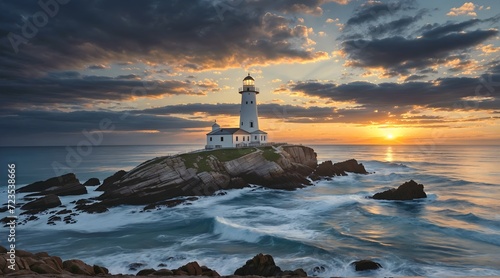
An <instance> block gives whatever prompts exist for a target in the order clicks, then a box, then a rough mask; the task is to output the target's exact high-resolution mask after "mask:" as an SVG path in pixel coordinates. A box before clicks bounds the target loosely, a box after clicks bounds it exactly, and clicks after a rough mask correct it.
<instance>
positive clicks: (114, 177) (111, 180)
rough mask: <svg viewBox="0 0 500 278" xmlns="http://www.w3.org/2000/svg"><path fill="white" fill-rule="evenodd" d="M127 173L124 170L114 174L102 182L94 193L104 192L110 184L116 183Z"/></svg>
mask: <svg viewBox="0 0 500 278" xmlns="http://www.w3.org/2000/svg"><path fill="white" fill-rule="evenodd" d="M126 173H127V172H126V171H124V170H120V171H118V172H116V173H114V174H113V175H112V176H111V177H107V178H106V179H104V181H103V182H102V184H101V186H99V187H98V188H97V189H96V191H106V190H109V189H110V188H111V187H112V184H113V183H115V182H116V181H119V180H120V179H121V178H122V177H123V176H124V175H125V174H126Z"/></svg>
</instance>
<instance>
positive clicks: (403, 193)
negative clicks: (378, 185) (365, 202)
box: [372, 180, 427, 201]
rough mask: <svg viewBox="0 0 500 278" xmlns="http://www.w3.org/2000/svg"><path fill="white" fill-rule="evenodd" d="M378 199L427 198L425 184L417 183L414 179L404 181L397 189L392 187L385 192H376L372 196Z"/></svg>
mask: <svg viewBox="0 0 500 278" xmlns="http://www.w3.org/2000/svg"><path fill="white" fill-rule="evenodd" d="M372 198H373V199H377V200H400V201H404V200H413V199H419V198H427V194H425V192H424V186H423V185H422V184H418V183H416V182H415V181H414V180H410V181H408V182H405V183H403V184H402V185H400V186H399V187H398V188H397V189H395V188H392V189H389V190H386V191H384V192H379V193H376V194H375V195H373V196H372Z"/></svg>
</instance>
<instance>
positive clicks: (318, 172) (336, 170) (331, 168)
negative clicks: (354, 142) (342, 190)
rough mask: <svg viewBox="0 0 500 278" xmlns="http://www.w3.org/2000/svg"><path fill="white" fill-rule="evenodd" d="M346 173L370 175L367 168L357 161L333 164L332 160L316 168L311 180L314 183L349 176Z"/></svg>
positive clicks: (350, 160)
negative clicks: (324, 179) (334, 177)
mask: <svg viewBox="0 0 500 278" xmlns="http://www.w3.org/2000/svg"><path fill="white" fill-rule="evenodd" d="M346 172H350V173H355V174H368V172H367V171H366V169H365V166H364V165H363V164H362V163H358V162H357V161H356V159H349V160H346V161H343V162H337V163H335V164H334V163H333V162H332V161H331V160H327V161H324V162H322V163H321V164H319V165H318V167H316V169H315V170H314V172H313V173H312V174H311V176H310V178H311V179H312V180H314V181H316V180H320V179H323V178H330V177H333V176H347V173H346Z"/></svg>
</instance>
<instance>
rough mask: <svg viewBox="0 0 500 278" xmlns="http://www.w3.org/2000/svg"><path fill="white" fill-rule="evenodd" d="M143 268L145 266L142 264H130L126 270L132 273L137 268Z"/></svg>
mask: <svg viewBox="0 0 500 278" xmlns="http://www.w3.org/2000/svg"><path fill="white" fill-rule="evenodd" d="M144 266H146V264H143V263H131V264H129V265H128V269H129V270H132V271H136V270H138V269H139V268H142V267H144Z"/></svg>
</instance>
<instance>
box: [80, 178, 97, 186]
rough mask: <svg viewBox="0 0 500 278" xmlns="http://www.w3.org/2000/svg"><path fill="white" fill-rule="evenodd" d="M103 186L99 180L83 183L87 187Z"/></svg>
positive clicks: (93, 179) (91, 179)
mask: <svg viewBox="0 0 500 278" xmlns="http://www.w3.org/2000/svg"><path fill="white" fill-rule="evenodd" d="M99 184H101V182H100V181H99V179H98V178H90V179H88V180H87V181H86V182H84V183H83V185H85V186H96V185H99Z"/></svg>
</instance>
